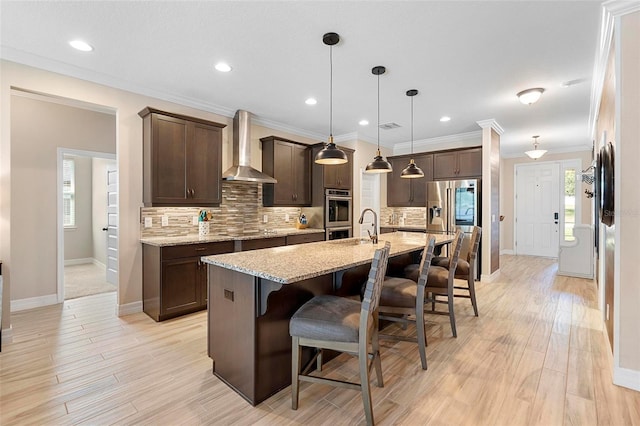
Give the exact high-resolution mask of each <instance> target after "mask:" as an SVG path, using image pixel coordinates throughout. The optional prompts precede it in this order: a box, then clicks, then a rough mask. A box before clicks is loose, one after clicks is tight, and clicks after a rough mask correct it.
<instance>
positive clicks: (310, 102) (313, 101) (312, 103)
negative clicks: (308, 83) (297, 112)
mask: <svg viewBox="0 0 640 426" xmlns="http://www.w3.org/2000/svg"><path fill="white" fill-rule="evenodd" d="M304 103H305V104H307V105H315V104H317V103H318V101H317V100H316V98H308V99H307V100H306V101H304Z"/></svg>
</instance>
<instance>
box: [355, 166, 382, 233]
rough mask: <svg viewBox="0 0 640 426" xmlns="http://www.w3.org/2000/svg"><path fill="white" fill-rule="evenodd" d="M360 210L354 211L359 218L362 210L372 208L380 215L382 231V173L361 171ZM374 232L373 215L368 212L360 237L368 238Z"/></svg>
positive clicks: (361, 226) (361, 227)
mask: <svg viewBox="0 0 640 426" xmlns="http://www.w3.org/2000/svg"><path fill="white" fill-rule="evenodd" d="M360 176H362V178H361V179H360V212H354V217H357V218H359V217H360V214H361V213H362V210H364V209H366V208H370V209H372V210H373V211H375V212H376V214H377V215H378V229H377V230H376V231H377V232H378V233H380V175H379V174H377V173H364V171H363V172H362V173H360ZM367 231H369V232H373V215H372V214H371V213H367V214H366V215H365V216H364V219H363V221H362V225H360V237H362V238H368V237H369V234H368V233H367Z"/></svg>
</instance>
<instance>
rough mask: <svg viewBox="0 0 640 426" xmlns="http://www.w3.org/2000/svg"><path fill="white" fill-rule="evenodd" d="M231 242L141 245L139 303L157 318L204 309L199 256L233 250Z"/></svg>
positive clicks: (203, 273)
mask: <svg viewBox="0 0 640 426" xmlns="http://www.w3.org/2000/svg"><path fill="white" fill-rule="evenodd" d="M233 248H234V245H233V241H222V242H217V243H202V244H185V245H178V246H166V247H157V246H152V245H148V244H143V245H142V265H143V271H142V300H143V302H142V306H143V310H144V312H145V313H146V314H147V315H149V316H150V317H151V318H153V319H154V320H156V321H164V320H166V319H169V318H173V317H176V316H179V315H184V314H188V313H191V312H195V311H199V310H202V309H206V307H207V268H206V265H205V264H204V263H203V262H202V261H201V260H200V258H201V256H210V255H214V254H221V253H230V252H233Z"/></svg>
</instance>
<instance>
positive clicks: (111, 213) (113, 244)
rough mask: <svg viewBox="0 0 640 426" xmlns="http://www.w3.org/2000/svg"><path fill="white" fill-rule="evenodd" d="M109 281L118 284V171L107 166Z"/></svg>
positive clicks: (111, 166) (113, 167)
mask: <svg viewBox="0 0 640 426" xmlns="http://www.w3.org/2000/svg"><path fill="white" fill-rule="evenodd" d="M107 224H108V225H107V282H108V283H110V284H113V285H115V286H117V285H118V171H117V169H116V166H115V165H109V166H107Z"/></svg>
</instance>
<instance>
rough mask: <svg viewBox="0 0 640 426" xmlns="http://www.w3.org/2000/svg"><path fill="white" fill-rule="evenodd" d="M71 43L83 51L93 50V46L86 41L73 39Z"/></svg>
mask: <svg viewBox="0 0 640 426" xmlns="http://www.w3.org/2000/svg"><path fill="white" fill-rule="evenodd" d="M69 45H70V46H71V47H73V48H74V49H76V50H79V51H81V52H91V51H92V50H93V46H91V45H90V44H89V43H87V42H86V41H82V40H71V41H70V42H69Z"/></svg>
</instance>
